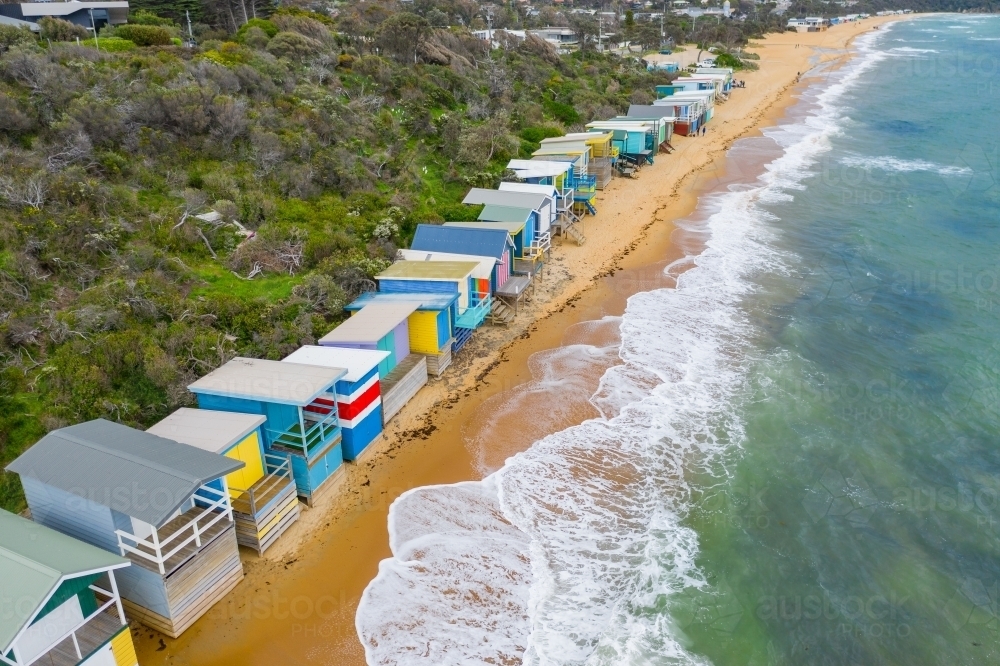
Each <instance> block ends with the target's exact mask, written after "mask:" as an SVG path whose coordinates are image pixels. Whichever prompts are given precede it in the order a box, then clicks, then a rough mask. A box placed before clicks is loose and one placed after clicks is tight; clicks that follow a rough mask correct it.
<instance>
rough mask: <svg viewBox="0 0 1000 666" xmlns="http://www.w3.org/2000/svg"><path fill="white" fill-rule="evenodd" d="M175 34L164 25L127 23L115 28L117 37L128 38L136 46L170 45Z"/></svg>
mask: <svg viewBox="0 0 1000 666" xmlns="http://www.w3.org/2000/svg"><path fill="white" fill-rule="evenodd" d="M172 36H173V35H171V34H170V31H169V30H167V29H166V28H164V27H162V26H157V25H133V24H131V23H126V24H125V25H120V26H118V27H117V28H115V37H118V38H119V39H127V40H129V41H130V42H132V43H134V44H135V45H136V46H169V45H170V38H171V37H172Z"/></svg>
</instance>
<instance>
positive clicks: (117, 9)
mask: <svg viewBox="0 0 1000 666" xmlns="http://www.w3.org/2000/svg"><path fill="white" fill-rule="evenodd" d="M0 16H6V17H7V18H11V19H14V20H20V21H26V22H28V23H33V24H35V25H38V21H39V20H41V19H43V18H45V17H51V18H57V19H61V20H63V21H69V22H70V23H75V24H76V25H79V26H83V27H84V28H87V29H88V30H90V31H91V32H93V31H94V30H97V31H98V32H100V30H101V28H103V27H104V26H106V25H121V24H122V23H127V22H128V3H127V2H77V1H76V0H74V1H73V2H25V3H21V4H2V5H0Z"/></svg>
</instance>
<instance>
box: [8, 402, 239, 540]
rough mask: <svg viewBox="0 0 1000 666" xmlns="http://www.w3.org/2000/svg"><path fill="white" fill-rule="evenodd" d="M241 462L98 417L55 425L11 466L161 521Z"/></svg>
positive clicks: (154, 521)
mask: <svg viewBox="0 0 1000 666" xmlns="http://www.w3.org/2000/svg"><path fill="white" fill-rule="evenodd" d="M241 467H243V463H242V462H241V461H239V460H233V459H232V458H226V457H225V456H220V455H217V454H215V453H209V452H208V451H202V450H201V449H197V448H195V447H193V446H188V445H187V444H181V443H179V442H175V441H173V440H170V439H166V438H164V437H158V436H156V435H153V434H150V433H148V432H143V431H141V430H136V429H135V428H129V427H128V426H124V425H122V424H120V423H112V422H111V421H105V420H104V419H97V420H94V421H87V422H86V423H78V424H76V425H72V426H69V427H67V428H60V429H59V430H53V431H52V432H50V433H49V434H47V435H46V436H45V437H42V438H41V439H40V440H39V441H38V442H37V443H35V445H34V446H32V447H31V448H29V449H28V450H27V451H25V452H24V453H22V454H21V456H20V457H19V458H18V459H17V460H15V461H14V462H12V463H10V464H9V465H8V466H7V469H8V470H9V471H11V472H15V473H17V474H20V475H21V476H27V477H29V478H32V479H37V480H38V481H41V482H42V483H44V484H46V485H49V486H53V487H55V488H58V489H60V490H63V491H66V492H68V493H72V494H74V495H77V496H79V497H83V498H85V499H87V500H88V501H90V502H94V503H96V504H102V505H104V506H107V507H109V508H111V509H114V510H115V511H119V512H121V513H124V514H127V515H129V516H133V517H135V518H138V519H140V520H142V521H145V522H147V523H150V524H151V525H155V526H159V525H160V524H162V523H163V522H164V521H166V519H167V518H169V517H170V516H171V515H172V514H173V513H174V511H176V510H177V509H178V508H179V507H180V506H181V505H182V504H184V503H185V502H186V501H187V500H188V499H189V498H190V497H191V495H192V494H193V493H194V491H195V490H197V489H198V487H199V486H201V485H203V484H205V483H208V482H209V481H212V480H213V479H217V478H219V477H221V476H225V475H226V474H229V473H230V472H234V471H236V470H238V469H240V468H241Z"/></svg>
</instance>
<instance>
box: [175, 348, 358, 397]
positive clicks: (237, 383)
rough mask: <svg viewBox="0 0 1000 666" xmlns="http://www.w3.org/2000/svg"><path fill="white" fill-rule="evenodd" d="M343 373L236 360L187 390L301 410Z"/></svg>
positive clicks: (266, 362)
mask: <svg viewBox="0 0 1000 666" xmlns="http://www.w3.org/2000/svg"><path fill="white" fill-rule="evenodd" d="M345 372H346V370H344V369H343V368H341V369H340V371H339V372H337V369H336V368H321V367H319V366H308V365H303V366H299V367H293V366H292V365H291V364H290V363H282V362H281V361H268V360H264V359H259V358H243V357H237V358H234V359H233V360H232V361H230V362H229V363H226V364H225V365H224V366H222V367H221V368H216V369H215V370H213V371H212V372H210V373H208V374H207V375H205V376H204V377H202V378H201V379H199V380H198V381H196V382H195V383H194V384H191V385H189V386H188V390H189V391H191V392H192V393H205V394H208V395H219V396H226V397H230V398H245V399H248V400H261V401H263V402H274V403H278V404H282V405H296V406H299V407H302V406H304V405H308V404H309V403H310V402H312V401H313V400H315V399H316V398H318V397H319V396H320V394H321V393H323V392H325V391H326V390H327V389H329V388H330V387H331V386H333V385H334V384H335V383H336V382H337V379H338V378H340V376H341V375H343V374H344V373H345Z"/></svg>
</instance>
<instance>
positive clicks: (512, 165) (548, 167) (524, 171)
mask: <svg viewBox="0 0 1000 666" xmlns="http://www.w3.org/2000/svg"><path fill="white" fill-rule="evenodd" d="M507 168H508V169H510V170H511V171H513V172H514V173H515V174H517V177H518V178H519V179H520V180H522V181H524V184H526V185H551V186H552V187H554V188H555V189H556V192H557V197H556V210H557V212H558V213H559V217H558V223H557V224H558V226H559V227H560V229H559V231H560V232H561V231H563V230H564V229H565V228H566V227H568V226H571V225H572V224H573V223H575V222H577V221H578V219H579V218H578V217H577V215H576V213H575V212H574V211H573V206H574V203H575V201H574V189H573V186H574V173H573V163H572V162H570V161H561V160H552V161H545V160H542V159H541V158H532V159H530V160H511V161H510V162H508V163H507ZM511 184H514V183H511ZM595 186H596V185H595ZM500 187H501V189H503V184H501V186H500Z"/></svg>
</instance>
